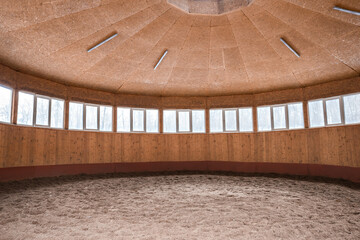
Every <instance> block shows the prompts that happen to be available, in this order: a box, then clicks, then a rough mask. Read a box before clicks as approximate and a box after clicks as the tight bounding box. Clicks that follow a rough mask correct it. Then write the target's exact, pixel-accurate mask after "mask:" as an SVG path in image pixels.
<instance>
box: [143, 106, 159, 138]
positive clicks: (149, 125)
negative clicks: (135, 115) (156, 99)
mask: <svg viewBox="0 0 360 240" xmlns="http://www.w3.org/2000/svg"><path fill="white" fill-rule="evenodd" d="M146 132H149V133H157V132H159V110H157V109H146Z"/></svg>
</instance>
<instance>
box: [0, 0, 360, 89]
mask: <svg viewBox="0 0 360 240" xmlns="http://www.w3.org/2000/svg"><path fill="white" fill-rule="evenodd" d="M335 5H337V6H342V7H346V8H348V9H353V10H357V11H360V1H359V0H338V1H337V0H316V1H313V0H253V1H252V3H251V4H250V5H248V6H246V7H242V8H240V9H239V10H235V11H232V12H230V13H227V14H223V15H194V14H188V13H186V12H183V11H182V10H180V9H178V8H176V7H174V6H173V5H170V4H168V3H167V1H166V0H79V1H74V0H27V1H20V0H14V1H9V0H0V6H1V7H0V61H1V63H2V64H4V65H7V66H10V67H12V68H14V69H17V70H19V71H22V72H25V73H31V74H34V75H36V76H40V77H44V78H47V79H50V80H53V81H57V82H62V83H66V84H70V85H75V86H84V87H88V88H93V89H100V90H107V91H111V92H119V93H135V94H150V95H164V96H190V95H192V96H205V95H206V96H212V95H229V94H241V93H254V92H262V91H270V90H275V89H285V88H296V87H302V86H307V85H313V84H316V83H322V82H328V81H334V80H338V79H344V78H349V77H355V76H359V72H360V27H359V26H360V16H356V15H351V14H347V13H343V12H339V11H335V10H333V7H334V6H335ZM114 33H118V36H117V37H115V38H114V39H112V40H111V41H109V42H107V43H106V44H104V45H102V46H100V47H99V48H97V49H95V50H93V51H91V52H90V53H88V52H87V50H88V49H89V48H90V47H92V46H94V45H96V44H97V43H99V42H101V41H102V40H104V39H106V38H107V37H109V36H111V35H113V34H114ZM280 38H284V39H285V40H286V42H288V43H289V44H290V45H291V46H292V47H293V48H294V49H295V50H296V51H297V52H298V53H299V54H300V58H298V57H296V56H295V55H294V54H293V53H292V52H291V51H290V50H289V49H288V48H287V47H286V46H285V45H284V44H283V43H282V42H281V41H280ZM165 50H168V54H167V55H166V57H165V58H164V60H163V61H162V63H161V64H160V65H159V67H158V68H157V69H156V70H154V66H155V65H156V63H157V62H158V60H159V59H160V57H161V56H162V54H163V53H164V51H165Z"/></svg>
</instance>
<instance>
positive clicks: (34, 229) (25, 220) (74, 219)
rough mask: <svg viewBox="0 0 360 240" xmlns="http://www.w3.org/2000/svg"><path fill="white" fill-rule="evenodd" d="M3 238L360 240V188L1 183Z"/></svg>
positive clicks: (166, 179) (72, 180) (284, 181)
mask: <svg viewBox="0 0 360 240" xmlns="http://www.w3.org/2000/svg"><path fill="white" fill-rule="evenodd" d="M0 239H1V240H2V239H6V240H12V239H31V240H35V239H46V240H50V239H52V240H57V239H61V240H63V239H66V240H69V239H96V240H99V239H187V240H188V239H222V240H223V239H356V240H359V239H360V189H359V185H343V184H337V183H335V182H332V181H330V182H316V181H308V180H306V181H305V180H303V178H297V179H289V178H279V177H265V176H231V175H211V174H210V175H206V174H190V175H183V174H180V175H160V176H155V175H152V176H151V175H150V176H122V175H101V176H75V177H61V178H46V179H36V180H27V181H21V182H12V183H0Z"/></svg>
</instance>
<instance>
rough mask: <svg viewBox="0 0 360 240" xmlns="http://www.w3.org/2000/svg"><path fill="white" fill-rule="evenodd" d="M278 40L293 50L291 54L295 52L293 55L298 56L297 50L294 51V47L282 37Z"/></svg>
mask: <svg viewBox="0 0 360 240" xmlns="http://www.w3.org/2000/svg"><path fill="white" fill-rule="evenodd" d="M280 41H281V42H282V43H283V44H284V45H285V46H286V47H287V48H288V49H289V50H290V51H292V52H293V54H295V56H297V57H298V58H299V57H300V54H299V53H298V52H296V51H295V49H293V48H292V47H291V46H290V45H289V44H288V43H287V42H286V41H285V40H284V39H283V38H280Z"/></svg>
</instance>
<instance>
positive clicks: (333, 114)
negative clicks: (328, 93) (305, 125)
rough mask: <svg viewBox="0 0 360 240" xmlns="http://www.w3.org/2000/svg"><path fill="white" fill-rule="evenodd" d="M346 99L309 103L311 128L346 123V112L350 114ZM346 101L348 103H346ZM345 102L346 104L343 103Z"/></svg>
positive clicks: (338, 98)
mask: <svg viewBox="0 0 360 240" xmlns="http://www.w3.org/2000/svg"><path fill="white" fill-rule="evenodd" d="M345 98H346V96H344V97H341V96H340V97H333V98H327V99H318V100H313V101H309V104H308V108H309V123H310V127H324V126H331V125H341V124H343V123H344V118H345V119H346V117H344V115H345V114H344V112H345V111H346V112H348V110H349V109H348V108H347V107H348V106H349V102H348V101H347V100H348V99H346V100H344V99H345ZM344 101H346V103H345V102H344ZM343 102H344V103H343ZM345 108H347V109H345Z"/></svg>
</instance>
